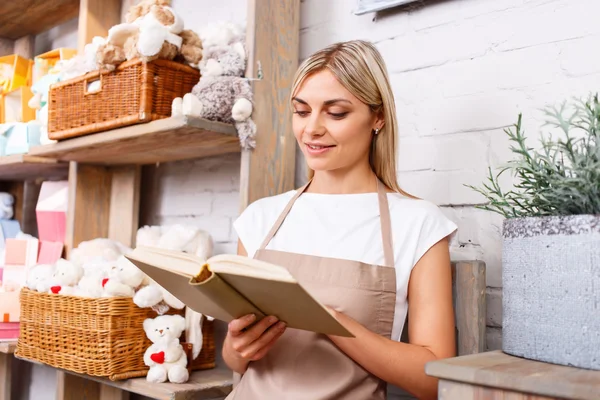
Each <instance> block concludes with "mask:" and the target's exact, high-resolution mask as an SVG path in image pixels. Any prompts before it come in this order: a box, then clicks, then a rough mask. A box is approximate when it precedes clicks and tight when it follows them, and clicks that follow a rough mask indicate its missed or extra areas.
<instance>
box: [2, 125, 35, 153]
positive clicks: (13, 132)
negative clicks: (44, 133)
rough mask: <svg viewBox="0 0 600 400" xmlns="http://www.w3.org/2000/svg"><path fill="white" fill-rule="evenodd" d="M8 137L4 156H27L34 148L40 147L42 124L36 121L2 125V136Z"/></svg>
mask: <svg viewBox="0 0 600 400" xmlns="http://www.w3.org/2000/svg"><path fill="white" fill-rule="evenodd" d="M2 131H4V135H5V137H6V143H5V148H4V151H3V154H2V153H0V155H6V156H8V155H11V154H27V153H28V152H29V150H30V149H31V148H32V147H35V146H39V145H40V138H41V130H40V124H39V123H37V122H36V121H30V122H17V123H12V124H3V125H0V134H1V132H2Z"/></svg>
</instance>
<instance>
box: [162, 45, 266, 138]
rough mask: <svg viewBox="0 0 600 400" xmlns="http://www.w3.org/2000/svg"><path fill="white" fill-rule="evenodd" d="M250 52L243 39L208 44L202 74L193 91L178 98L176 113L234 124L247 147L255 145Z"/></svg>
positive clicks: (175, 102)
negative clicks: (248, 63)
mask: <svg viewBox="0 0 600 400" xmlns="http://www.w3.org/2000/svg"><path fill="white" fill-rule="evenodd" d="M245 67H246V54H245V50H244V46H243V44H242V43H241V42H238V43H235V44H233V45H229V46H212V47H210V48H205V50H204V55H203V62H202V63H201V66H200V70H201V72H202V77H201V78H200V81H199V82H198V83H197V84H196V85H195V86H194V88H193V89H192V91H191V93H187V94H185V95H184V96H183V98H175V99H174V100H173V103H172V115H185V116H193V117H198V118H206V119H209V120H213V121H220V122H225V123H231V124H234V126H235V128H236V130H237V132H238V136H239V138H240V144H241V145H242V148H244V149H251V148H254V147H255V144H256V143H255V139H254V137H255V134H256V125H255V124H254V121H252V119H251V118H250V116H251V114H252V109H253V104H252V102H253V96H252V88H251V86H250V83H249V81H248V79H246V78H244V77H243V75H244V71H245Z"/></svg>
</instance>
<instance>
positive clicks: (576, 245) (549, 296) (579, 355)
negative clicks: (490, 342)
mask: <svg viewBox="0 0 600 400" xmlns="http://www.w3.org/2000/svg"><path fill="white" fill-rule="evenodd" d="M502 264H503V266H502V268H503V271H502V285H503V287H502V296H503V297H502V305H503V317H502V324H503V327H502V350H503V351H504V352H505V353H508V354H511V355H514V356H519V357H523V358H527V359H531V360H537V361H543V362H548V363H553V364H560V365H569V366H574V367H579V368H586V369H594V370H600V215H574V216H565V217H529V218H509V219H506V220H505V221H504V226H503V249H502Z"/></svg>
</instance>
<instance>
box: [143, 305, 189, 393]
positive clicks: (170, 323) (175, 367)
mask: <svg viewBox="0 0 600 400" xmlns="http://www.w3.org/2000/svg"><path fill="white" fill-rule="evenodd" d="M184 330H185V318H183V317H182V316H181V315H160V316H158V317H156V318H147V319H146V320H144V331H145V332H146V336H147V337H148V339H150V341H151V342H152V345H151V346H150V347H148V348H147V349H146V351H145V352H144V364H145V365H147V366H148V367H150V369H149V371H148V374H147V376H146V380H147V381H149V382H153V383H160V382H166V381H167V380H168V381H169V382H173V383H184V382H186V381H187V380H188V379H189V372H188V370H187V356H186V354H185V351H184V350H183V346H182V345H181V343H180V342H179V337H180V336H181V335H182V334H183V332H184Z"/></svg>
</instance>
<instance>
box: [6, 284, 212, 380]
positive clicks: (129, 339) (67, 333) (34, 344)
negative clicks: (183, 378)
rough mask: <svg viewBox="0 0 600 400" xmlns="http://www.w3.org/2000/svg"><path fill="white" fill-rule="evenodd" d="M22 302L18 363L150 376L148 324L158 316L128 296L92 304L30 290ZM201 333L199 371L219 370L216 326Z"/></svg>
mask: <svg viewBox="0 0 600 400" xmlns="http://www.w3.org/2000/svg"><path fill="white" fill-rule="evenodd" d="M20 300H21V318H20V336H19V340H18V342H17V350H16V352H15V355H16V356H17V357H18V358H23V359H29V360H32V361H38V362H42V363H44V364H48V365H51V366H53V367H56V368H62V369H65V370H68V371H73V372H76V373H80V374H86V375H91V376H101V377H108V378H109V379H111V380H113V381H115V380H121V379H128V378H134V377H140V376H146V374H147V372H148V367H147V366H146V365H144V359H143V358H144V352H145V351H146V349H147V348H148V347H149V346H150V345H151V344H152V343H151V342H150V340H149V339H148V338H147V337H146V334H145V332H144V328H143V322H144V320H145V319H146V318H154V317H156V313H155V312H154V311H153V310H152V309H149V308H139V307H138V306H136V305H135V304H134V303H133V301H132V299H131V298H128V297H111V298H99V299H93V298H83V297H75V296H63V295H56V294H48V293H39V292H36V291H32V290H29V289H27V288H24V289H22V290H21V294H20ZM177 312H178V313H180V312H182V311H177ZM202 332H203V336H204V338H203V344H202V350H201V352H200V355H199V356H198V358H196V360H194V361H193V363H192V365H191V369H194V370H195V369H209V368H214V367H215V340H214V326H213V323H212V322H209V321H206V320H205V321H204V323H203V324H202Z"/></svg>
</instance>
